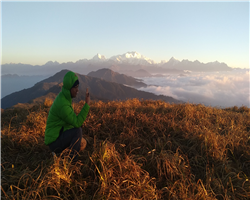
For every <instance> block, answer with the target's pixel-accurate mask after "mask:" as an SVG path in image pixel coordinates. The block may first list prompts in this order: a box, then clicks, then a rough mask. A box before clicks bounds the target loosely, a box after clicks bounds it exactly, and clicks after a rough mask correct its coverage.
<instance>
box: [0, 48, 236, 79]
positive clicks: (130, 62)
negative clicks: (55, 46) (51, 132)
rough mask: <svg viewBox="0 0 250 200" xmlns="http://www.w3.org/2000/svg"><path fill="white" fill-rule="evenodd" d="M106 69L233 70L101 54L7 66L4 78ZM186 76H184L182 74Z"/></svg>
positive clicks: (132, 54) (222, 65) (137, 55)
mask: <svg viewBox="0 0 250 200" xmlns="http://www.w3.org/2000/svg"><path fill="white" fill-rule="evenodd" d="M102 68H109V69H112V70H114V71H116V72H118V73H119V72H121V71H123V70H139V69H145V70H147V71H148V72H150V73H170V71H168V70H169V69H171V70H189V71H201V72H202V71H204V72H206V71H231V70H232V68H231V67H229V66H228V65H227V64H225V63H223V62H222V63H220V62H218V61H215V62H208V63H202V62H200V61H197V60H196V61H194V62H192V61H189V60H182V61H179V60H177V59H175V58H174V57H171V58H170V60H169V61H166V62H165V61H164V62H161V63H156V62H154V61H153V60H152V59H150V58H147V57H146V56H143V55H141V54H140V53H138V52H136V51H132V52H127V53H125V54H122V55H116V56H112V57H110V58H109V59H106V57H105V56H103V55H101V54H97V55H95V56H94V57H93V58H92V59H89V60H88V59H80V60H78V61H76V62H67V63H61V64H59V63H58V62H56V61H54V62H53V61H48V62H47V63H46V64H44V65H41V66H40V65H35V66H33V65H29V64H21V63H18V64H13V63H10V64H3V65H2V74H13V73H16V74H18V75H37V74H39V75H48V74H50V75H52V74H55V73H56V72H58V71H60V70H62V69H69V70H72V71H75V72H77V73H81V74H87V73H89V72H91V71H95V70H98V69H102ZM181 73H182V72H181Z"/></svg>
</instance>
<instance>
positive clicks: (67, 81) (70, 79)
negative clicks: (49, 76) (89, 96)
mask: <svg viewBox="0 0 250 200" xmlns="http://www.w3.org/2000/svg"><path fill="white" fill-rule="evenodd" d="M76 80H78V77H77V75H76V74H75V73H74V72H72V71H69V72H67V73H66V74H65V76H64V78H63V87H62V93H63V95H64V96H65V98H66V99H68V101H69V102H70V104H71V103H72V98H71V94H70V89H71V88H72V86H73V85H74V83H75V82H76Z"/></svg>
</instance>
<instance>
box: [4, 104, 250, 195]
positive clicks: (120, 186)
mask: <svg viewBox="0 0 250 200" xmlns="http://www.w3.org/2000/svg"><path fill="white" fill-rule="evenodd" d="M51 103H52V102H50V101H45V103H44V105H41V106H34V107H32V108H31V109H23V108H19V109H17V108H15V109H13V110H4V112H3V113H2V115H1V117H2V121H1V126H2V127H1V128H2V129H1V145H2V148H1V154H2V155H1V169H2V171H1V190H2V193H1V197H2V199H96V200H97V199H124V200H125V199H126V200H127V199H131V200H132V199H133V200H135V199H144V200H146V199H149V200H151V199H173V200H174V199H176V200H177V199H190V200H191V199H197V200H198V199H228V200H229V199H250V182H249V178H250V109H249V108H247V107H240V108H238V107H232V108H227V109H220V108H212V107H205V106H203V105H194V104H168V103H164V102H162V101H150V100H144V101H139V100H138V99H133V100H127V101H110V102H106V103H104V102H101V101H99V102H92V103H91V109H90V113H89V115H88V118H87V120H86V121H85V122H84V124H83V126H82V129H83V135H84V138H85V139H86V141H87V143H88V144H87V147H86V149H85V150H84V152H81V153H80V156H79V161H78V162H77V163H74V164H73V163H71V160H70V159H69V157H68V155H69V150H65V151H64V152H63V153H62V154H61V155H57V156H53V155H52V154H51V153H50V151H49V148H48V147H47V146H45V144H44V131H45V126H46V120H47V116H48V111H49V108H50V106H51ZM83 104H84V102H80V103H78V104H74V105H73V107H74V109H75V112H76V113H79V112H80V109H81V107H82V106H83Z"/></svg>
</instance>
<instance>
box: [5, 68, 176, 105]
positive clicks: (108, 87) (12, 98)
mask: <svg viewBox="0 0 250 200" xmlns="http://www.w3.org/2000/svg"><path fill="white" fill-rule="evenodd" d="M67 72H68V70H62V71H60V72H58V73H56V74H54V75H53V76H51V77H49V78H47V79H45V80H42V81H40V82H38V83H36V84H35V85H34V86H33V87H31V88H28V89H24V90H21V91H18V92H14V93H12V94H10V95H7V96H6V97H4V98H2V99H1V108H3V109H6V108H9V107H11V106H14V105H16V104H18V103H28V102H32V101H34V99H36V101H39V99H38V98H43V99H45V98H46V97H47V96H49V97H55V96H56V95H57V94H58V93H59V92H60V91H61V87H62V82H63V78H64V75H65V74H66V73H67ZM77 75H78V79H79V82H80V84H79V92H78V95H77V97H76V98H75V99H73V100H74V102H79V101H81V100H85V91H86V88H89V92H90V94H91V99H92V100H101V101H107V100H126V99H131V98H138V99H152V100H163V101H165V102H169V103H181V101H178V100H176V99H174V98H172V97H168V96H164V95H155V94H153V93H149V92H144V91H139V90H136V89H134V88H131V87H126V86H124V85H122V84H118V83H115V82H109V81H106V80H102V79H99V78H95V77H90V76H86V75H81V74H77Z"/></svg>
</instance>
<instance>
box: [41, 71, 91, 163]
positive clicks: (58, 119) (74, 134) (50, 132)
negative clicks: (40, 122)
mask: <svg viewBox="0 0 250 200" xmlns="http://www.w3.org/2000/svg"><path fill="white" fill-rule="evenodd" d="M78 87H79V80H78V77H77V75H76V74H75V73H74V72H71V71H69V72H67V73H66V75H65V76H64V79H63V87H62V90H61V92H60V93H59V94H58V95H57V97H56V99H55V101H54V102H53V104H52V106H51V108H50V111H49V116H48V119H47V125H46V129H45V144H46V145H48V146H49V148H50V150H51V151H52V152H55V153H61V152H62V151H63V150H64V149H66V148H71V149H72V151H71V154H70V156H71V158H73V157H74V159H73V161H76V160H77V157H78V155H77V154H78V153H79V152H80V151H83V150H84V148H85V147H86V144H87V142H86V140H85V139H83V137H82V129H81V125H82V124H83V122H84V121H85V119H86V117H87V115H88V112H89V108H90V107H89V103H90V96H89V93H88V90H87V91H86V99H85V101H86V103H85V105H84V106H83V108H82V110H81V111H80V113H79V114H78V115H76V114H75V112H74V110H73V107H72V98H75V97H76V95H77V93H78Z"/></svg>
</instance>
